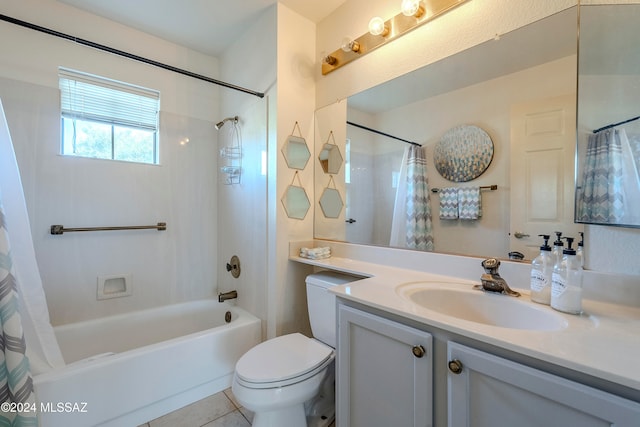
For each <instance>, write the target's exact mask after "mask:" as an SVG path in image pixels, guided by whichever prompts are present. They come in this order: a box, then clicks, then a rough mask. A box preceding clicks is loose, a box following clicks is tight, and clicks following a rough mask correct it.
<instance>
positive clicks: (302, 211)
mask: <svg viewBox="0 0 640 427" xmlns="http://www.w3.org/2000/svg"><path fill="white" fill-rule="evenodd" d="M282 205H283V206H284V210H285V211H286V212H287V216H288V217H289V218H293V219H304V217H305V216H307V212H308V211H309V208H310V207H311V203H310V202H309V197H308V196H307V192H306V191H305V190H304V188H302V187H298V186H296V185H290V186H289V187H287V191H286V192H285V193H284V196H283V197H282Z"/></svg>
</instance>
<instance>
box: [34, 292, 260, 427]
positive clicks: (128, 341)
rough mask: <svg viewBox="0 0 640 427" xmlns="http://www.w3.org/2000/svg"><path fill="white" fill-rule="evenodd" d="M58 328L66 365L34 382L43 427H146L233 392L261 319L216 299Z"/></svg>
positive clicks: (57, 335) (59, 341)
mask: <svg viewBox="0 0 640 427" xmlns="http://www.w3.org/2000/svg"><path fill="white" fill-rule="evenodd" d="M227 312H230V313H231V321H230V322H229V323H226V322H225V314H226V313H227ZM54 331H55V334H56V337H57V339H58V343H59V346H60V349H61V351H62V354H63V356H64V359H65V362H66V366H64V367H63V368H61V369H55V370H52V371H49V372H46V373H43V374H40V375H36V376H35V377H34V386H35V390H36V397H37V400H38V404H37V405H38V409H39V410H40V413H39V419H40V425H41V427H59V426H65V427H75V426H77V427H89V426H113V427H115V426H118V427H131V426H137V425H140V424H142V423H144V422H146V421H149V420H151V419H154V418H157V417H159V416H161V415H164V414H166V413H168V412H171V411H174V410H176V409H178V408H181V407H183V406H185V405H188V404H190V403H193V402H195V401H197V400H199V399H202V398H204V397H206V396H209V395H211V394H213V393H217V392H219V391H221V390H224V389H225V388H227V387H229V386H230V384H231V379H232V376H233V371H234V368H235V364H236V361H237V360H238V358H239V357H240V356H241V355H242V354H244V353H245V352H246V351H247V350H248V349H250V348H251V347H253V346H254V345H256V344H258V343H259V342H260V341H261V327H260V320H259V319H258V318H256V317H255V316H253V315H251V314H250V313H248V312H246V311H244V310H242V309H240V308H239V307H235V306H231V305H229V304H227V303H222V304H221V303H219V302H218V301H217V300H200V301H193V302H188V303H182V304H175V305H170V306H165V307H159V308H154V309H149V310H143V311H138V312H133V313H127V314H123V315H116V316H109V317H103V318H100V319H96V320H90V321H85V322H79V323H73V324H69V325H62V326H57V327H55V328H54Z"/></svg>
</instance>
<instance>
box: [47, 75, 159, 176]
mask: <svg viewBox="0 0 640 427" xmlns="http://www.w3.org/2000/svg"><path fill="white" fill-rule="evenodd" d="M59 82H60V83H59V84H60V94H61V96H60V107H61V110H62V144H61V146H62V147H61V150H62V154H64V155H70V156H82V157H94V158H99V159H111V160H123V161H129V162H141V163H151V164H158V163H159V161H158V112H159V105H160V93H159V92H158V91H155V90H151V89H145V88H142V87H140V86H134V85H131V84H128V83H122V82H118V81H115V80H110V79H105V78H102V77H98V76H94V75H91V74H85V73H81V72H78V71H72V70H68V69H65V68H60V69H59Z"/></svg>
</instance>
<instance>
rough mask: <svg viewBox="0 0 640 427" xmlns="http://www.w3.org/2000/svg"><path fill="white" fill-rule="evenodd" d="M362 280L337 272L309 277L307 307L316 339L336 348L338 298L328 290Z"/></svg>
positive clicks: (322, 272) (319, 273)
mask: <svg viewBox="0 0 640 427" xmlns="http://www.w3.org/2000/svg"><path fill="white" fill-rule="evenodd" d="M361 278H362V277H357V276H350V275H347V274H342V273H338V272H335V271H321V272H318V273H315V274H311V275H309V276H307V279H306V282H307V306H308V307H309V322H310V323H311V332H313V337H314V338H316V339H317V340H320V341H322V342H323V343H325V344H327V345H329V346H331V347H333V348H335V347H336V296H335V295H334V294H332V293H331V292H329V291H328V288H330V287H331V286H336V285H342V284H343V283H348V282H353V281H356V280H360V279H361Z"/></svg>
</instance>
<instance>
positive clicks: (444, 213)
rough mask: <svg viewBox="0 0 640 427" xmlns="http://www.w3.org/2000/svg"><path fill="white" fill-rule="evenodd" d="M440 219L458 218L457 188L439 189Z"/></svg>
mask: <svg viewBox="0 0 640 427" xmlns="http://www.w3.org/2000/svg"><path fill="white" fill-rule="evenodd" d="M440 219H458V189H457V188H455V187H447V188H441V189H440Z"/></svg>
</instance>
